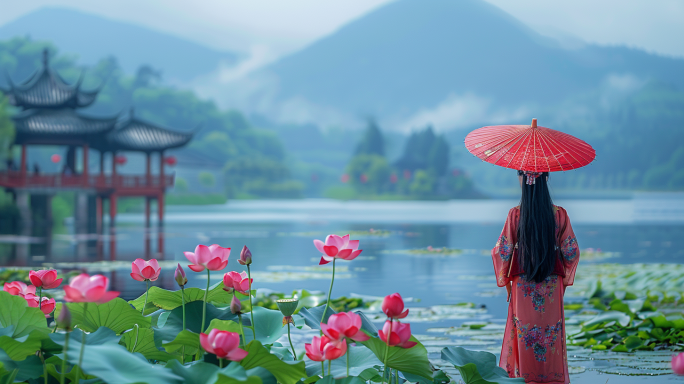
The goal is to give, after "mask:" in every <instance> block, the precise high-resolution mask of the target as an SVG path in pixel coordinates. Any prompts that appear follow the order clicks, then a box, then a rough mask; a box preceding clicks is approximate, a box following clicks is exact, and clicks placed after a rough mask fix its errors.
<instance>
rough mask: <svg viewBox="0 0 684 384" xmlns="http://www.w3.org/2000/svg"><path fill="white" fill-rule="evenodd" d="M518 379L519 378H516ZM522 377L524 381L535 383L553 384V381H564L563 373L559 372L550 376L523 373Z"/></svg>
mask: <svg viewBox="0 0 684 384" xmlns="http://www.w3.org/2000/svg"><path fill="white" fill-rule="evenodd" d="M518 377H520V376H518ZM522 377H523V378H524V379H525V381H526V382H527V381H537V382H542V383H546V382H549V381H551V382H554V381H564V380H565V375H564V374H563V373H559V372H552V373H551V374H550V375H544V374H533V373H525V374H523V375H522Z"/></svg>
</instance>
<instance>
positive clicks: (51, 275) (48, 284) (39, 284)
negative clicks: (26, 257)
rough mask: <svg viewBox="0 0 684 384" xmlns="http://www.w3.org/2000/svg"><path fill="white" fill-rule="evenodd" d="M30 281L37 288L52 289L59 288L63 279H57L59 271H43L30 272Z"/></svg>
mask: <svg viewBox="0 0 684 384" xmlns="http://www.w3.org/2000/svg"><path fill="white" fill-rule="evenodd" d="M29 279H30V280H31V284H33V285H34V286H35V287H36V288H44V289H52V288H57V287H59V285H60V284H62V280H63V279H58V278H57V271H55V270H54V269H41V270H39V271H30V272H29Z"/></svg>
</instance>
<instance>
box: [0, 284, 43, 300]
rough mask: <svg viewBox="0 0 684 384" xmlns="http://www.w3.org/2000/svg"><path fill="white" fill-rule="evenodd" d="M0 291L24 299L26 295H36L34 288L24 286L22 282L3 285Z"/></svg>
mask: <svg viewBox="0 0 684 384" xmlns="http://www.w3.org/2000/svg"><path fill="white" fill-rule="evenodd" d="M2 290H3V291H5V292H7V293H9V294H10V295H14V296H21V297H24V296H25V295H27V294H33V295H35V294H36V287H34V286H33V285H26V284H25V283H24V282H22V281H13V282H11V283H5V285H4V286H3V287H2Z"/></svg>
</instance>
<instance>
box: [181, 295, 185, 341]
mask: <svg viewBox="0 0 684 384" xmlns="http://www.w3.org/2000/svg"><path fill="white" fill-rule="evenodd" d="M181 303H182V304H181V305H182V306H183V330H184V331H185V287H184V286H181Z"/></svg>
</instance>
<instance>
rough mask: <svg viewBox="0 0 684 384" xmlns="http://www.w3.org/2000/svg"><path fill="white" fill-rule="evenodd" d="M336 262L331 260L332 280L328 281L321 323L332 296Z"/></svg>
mask: <svg viewBox="0 0 684 384" xmlns="http://www.w3.org/2000/svg"><path fill="white" fill-rule="evenodd" d="M336 260H337V259H333V270H332V278H331V279H330V289H329V290H328V299H327V300H326V301H325V310H323V316H322V317H321V323H322V322H323V321H324V320H325V314H326V313H328V308H329V307H330V295H331V294H332V289H333V284H334V283H335V261H336ZM321 334H322V333H321Z"/></svg>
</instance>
